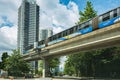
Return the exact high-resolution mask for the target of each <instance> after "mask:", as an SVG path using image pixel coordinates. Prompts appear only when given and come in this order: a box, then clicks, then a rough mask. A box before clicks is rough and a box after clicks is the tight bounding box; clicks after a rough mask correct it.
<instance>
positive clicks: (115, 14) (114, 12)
mask: <svg viewBox="0 0 120 80" xmlns="http://www.w3.org/2000/svg"><path fill="white" fill-rule="evenodd" d="M113 17H117V9H115V10H114V11H113Z"/></svg>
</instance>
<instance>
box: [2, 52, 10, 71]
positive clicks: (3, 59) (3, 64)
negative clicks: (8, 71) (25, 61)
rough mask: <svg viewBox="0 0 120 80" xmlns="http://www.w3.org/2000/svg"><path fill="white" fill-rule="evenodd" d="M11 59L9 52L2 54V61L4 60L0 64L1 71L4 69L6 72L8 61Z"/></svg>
mask: <svg viewBox="0 0 120 80" xmlns="http://www.w3.org/2000/svg"><path fill="white" fill-rule="evenodd" d="M8 57H9V55H8V53H7V52H4V53H3V54H2V57H1V59H2V62H0V69H3V70H5V66H6V64H5V63H6V59H7V58H8Z"/></svg>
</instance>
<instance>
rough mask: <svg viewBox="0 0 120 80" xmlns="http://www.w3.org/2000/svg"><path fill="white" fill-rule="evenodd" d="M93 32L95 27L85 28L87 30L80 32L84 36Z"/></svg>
mask: <svg viewBox="0 0 120 80" xmlns="http://www.w3.org/2000/svg"><path fill="white" fill-rule="evenodd" d="M92 30H93V27H92V26H89V27H87V28H85V29H82V30H80V32H81V33H82V34H86V33H88V32H92Z"/></svg>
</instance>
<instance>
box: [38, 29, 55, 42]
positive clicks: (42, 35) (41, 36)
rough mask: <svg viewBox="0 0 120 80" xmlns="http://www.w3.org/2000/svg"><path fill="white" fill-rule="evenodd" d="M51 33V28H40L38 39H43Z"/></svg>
mask: <svg viewBox="0 0 120 80" xmlns="http://www.w3.org/2000/svg"><path fill="white" fill-rule="evenodd" d="M52 35H53V30H52V29H50V28H49V29H40V30H39V41H41V40H45V39H47V38H48V37H50V36H52Z"/></svg>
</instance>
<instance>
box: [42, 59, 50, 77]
mask: <svg viewBox="0 0 120 80" xmlns="http://www.w3.org/2000/svg"><path fill="white" fill-rule="evenodd" d="M45 77H49V65H48V60H47V59H43V78H45Z"/></svg>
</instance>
